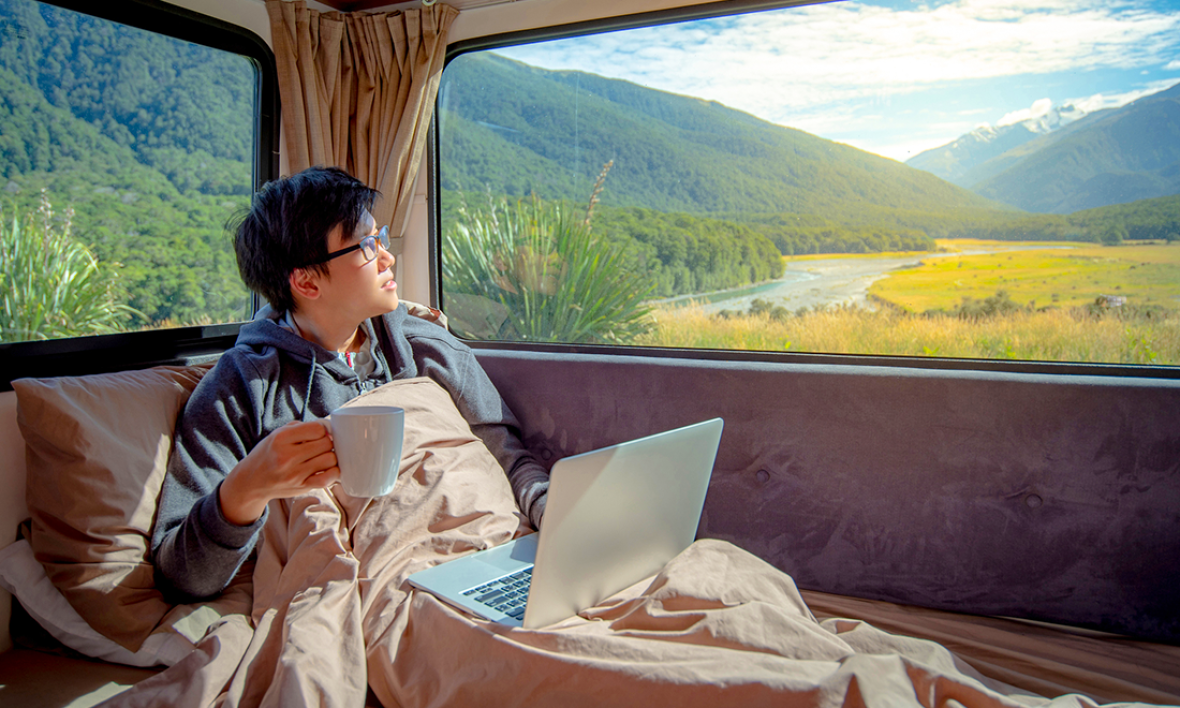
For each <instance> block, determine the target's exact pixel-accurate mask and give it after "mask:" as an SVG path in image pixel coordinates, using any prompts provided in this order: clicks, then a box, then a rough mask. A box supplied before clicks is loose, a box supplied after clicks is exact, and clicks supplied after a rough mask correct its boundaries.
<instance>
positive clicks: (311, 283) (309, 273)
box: [287, 268, 320, 300]
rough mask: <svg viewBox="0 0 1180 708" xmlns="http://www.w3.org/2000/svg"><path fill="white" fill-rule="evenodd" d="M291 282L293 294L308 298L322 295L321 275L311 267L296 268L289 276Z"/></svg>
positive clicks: (312, 298) (313, 298)
mask: <svg viewBox="0 0 1180 708" xmlns="http://www.w3.org/2000/svg"><path fill="white" fill-rule="evenodd" d="M287 280H288V282H290V283H291V294H292V295H295V296H296V297H300V298H303V299H306V300H315V299H316V298H318V297H319V296H320V277H319V273H316V272H315V271H313V270H312V269H310V268H296V269H295V270H293V271H291V275H290V276H288V278H287Z"/></svg>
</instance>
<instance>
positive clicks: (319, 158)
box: [266, 0, 459, 253]
mask: <svg viewBox="0 0 1180 708" xmlns="http://www.w3.org/2000/svg"><path fill="white" fill-rule="evenodd" d="M266 9H267V12H268V13H269V15H270V23H271V34H272V42H273V44H274V53H275V62H276V64H277V67H278V76H279V95H280V97H281V99H282V106H283V134H284V144H285V146H286V149H287V155H288V162H289V164H290V169H291V171H292V172H298V171H300V170H302V169H305V168H307V167H311V166H313V165H323V166H329V165H332V166H336V167H341V168H343V169H345V170H347V171H348V172H349V173H350V174H352V175H353V176H355V177H356V178H357V179H359V180H361V181H363V182H364V183H365V184H368V185H369V186H370V187H373V188H374V189H377V190H378V191H380V192H381V195H382V196H381V198H380V199H379V200H378V201H377V203H376V204H375V205H374V208H373V216H374V217H375V218H376V219H377V223H379V224H389V228H390V232H391V236H394V237H395V239H394V240H393V241H392V242H391V244H390V250H391V251H393V252H394V253H400V252H401V244H402V238H403V237H404V236H405V230H406V225H407V221H408V217H409V212H410V203H411V200H412V198H413V189H414V179H415V177H417V175H418V167H419V165H420V164H421V162H422V155H423V153H424V151H425V149H426V134H427V131H428V130H429V128H430V117H431V112H432V111H433V110H434V99H435V97H436V96H437V94H438V86H439V79H440V74H441V72H442V64H443V57H444V55H445V52H446V35H447V30H448V29H450V26H451V23H452V22H453V21H454V19H455V17H456V16H457V15H458V14H459V13H458V11H457V10H455V9H454V8H452V7H450V6H449V5H442V4H436V5H433V6H431V7H429V8H425V9H422V10H406V11H403V12H390V13H370V14H351V13H349V14H344V13H339V12H325V13H321V12H319V11H317V10H310V9H308V8H307V4H306V3H305V2H304V1H303V0H296V1H295V2H286V1H284V0H266Z"/></svg>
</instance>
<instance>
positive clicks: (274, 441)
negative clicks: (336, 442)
mask: <svg viewBox="0 0 1180 708" xmlns="http://www.w3.org/2000/svg"><path fill="white" fill-rule="evenodd" d="M339 478H340V468H339V467H337V465H336V453H335V452H334V451H333V447H332V437H331V436H330V435H329V433H328V428H327V426H325V425H324V424H323V423H320V422H317V421H312V422H308V423H301V422H297V421H296V422H291V423H288V424H286V425H284V426H283V427H281V428H279V429H277V430H275V431H274V432H272V433H271V434H270V435H267V436H266V437H265V438H263V439H262V442H260V443H258V445H256V446H255V447H254V449H253V450H251V451H250V454H248V455H246V457H245V458H244V459H243V460H242V461H241V462H239V463H238V464H237V465H236V466H235V467H234V468H233V470H231V471H230V473H229V475H227V476H226V478H225V481H224V482H222V483H221V492H220V494H219V495H218V501H219V502H220V503H221V513H222V514H223V515H224V516H225V518H226V519H227V520H228V521H231V522H233V523H235V524H237V525H239V526H247V525H249V524H252V523H254V522H255V521H257V520H258V519H260V518H261V517H262V513H263V512H264V511H266V505H267V504H268V503H269V502H270V500H271V499H285V498H288V497H294V496H298V495H300V494H303V493H304V492H307V491H309V490H312V489H320V488H324V487H327V486H329V485H330V484H332V483H334V482H336V480H338V479H339Z"/></svg>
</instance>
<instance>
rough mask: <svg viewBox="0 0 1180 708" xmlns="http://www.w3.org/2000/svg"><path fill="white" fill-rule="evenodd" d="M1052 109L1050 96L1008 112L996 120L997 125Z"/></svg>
mask: <svg viewBox="0 0 1180 708" xmlns="http://www.w3.org/2000/svg"><path fill="white" fill-rule="evenodd" d="M1078 108H1082V110H1087V109H1085V108H1083V107H1082V106H1078ZM1051 110H1053V101H1052V100H1050V99H1048V98H1042V99H1040V100H1039V101H1035V102H1033V104H1032V107H1031V108H1022V109H1020V110H1019V111H1012V112H1011V113H1008V114H1006V115H1005V116H1004V117H1003V118H1000V119H999V120H998V121H996V125H997V126H1001V125H1012V124H1013V123H1019V122H1020V121H1022V120H1028V119H1030V118H1040V117H1041V116H1044V115H1046V114H1048V113H1049V111H1051Z"/></svg>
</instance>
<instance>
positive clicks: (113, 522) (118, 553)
mask: <svg viewBox="0 0 1180 708" xmlns="http://www.w3.org/2000/svg"><path fill="white" fill-rule="evenodd" d="M208 369H209V367H208V366H181V367H156V368H153V369H145V370H142V371H124V372H118V373H113V374H99V375H94V376H79V377H59V378H49V379H20V380H17V381H14V382H13V389H15V391H16V395H17V423H18V425H19V426H20V430H21V434H22V435H23V436H24V439H25V444H26V462H27V468H28V485H27V491H26V501H27V504H28V508H29V514H30V517H31V524H30V529H29V533H28V540H29V543H30V545H31V547H32V550H33V553H34V555H35V556H36V558H37V560H38V561H40V563H41V565H42V566H43V567H44V569H45V573H46V575H47V577H48V578H49V580H50V581H51V582H52V583H53V585H54V586H55V587H56V588H57V589H58V591H60V593H61V595H62V596H63V597H64V598H65V599H66V601H67V602H68V603H69V605H70V606H71V607H72V608H73V609H74V610H75V611H76V612H77V613H78V615H79V616H80V617H81V618H82V619H83V620H85V622H86V623H87V624H88V625H89V626H90V627H92V628H93V629H94V630H96V631H97V632H98V633H99V634H100V635H102V636H104V637H107V638H109V639H110V640H112V641H114V642H115V643H116V644H118V645H119V646H121V647H123V648H124V649H126V650H128V651H129V652H132V653H135V652H138V651H139V650H140V649H141V647H142V645H143V642H144V641H145V640H146V639H147V637H148V636H149V635H150V634H151V633H152V632H157V631H165V632H169V631H179V630H180V629H181V628H183V631H184V633H186V634H195V635H198V638H199V634H201V633H203V631H204V629H207V627H208V626H209V625H210V624H211V623H214V622H216V621H217V620H218V619H219V618H220V617H221V616H222V615H224V614H230V613H241V612H246V613H248V612H249V607H250V591H249V587H248V580H249V576H248V575H245V579H244V581H242V582H236V583H235V585H234V586H231V590H230V591H227V592H226V593H225V594H223V595H222V596H221V597H219V598H218V599H216V600H214V601H211V602H207V603H200V604H199V605H184V606H179V607H176V608H174V607H173V606H172V605H170V604H169V603H168V602H167V601H165V600H164V597H163V595H162V594H161V593H160V592H159V590H157V589H156V587H155V581H154V576H153V568H152V565H151V562H150V557H149V552H150V542H151V528H152V523H153V520H154V517H155V510H156V500H157V497H158V496H159V493H160V487H161V485H162V484H163V480H164V474H165V468H166V465H167V462H168V455H169V453H170V451H171V449H172V433H173V430H174V428H175V425H176V418H177V415H178V414H179V412H180V411H181V409H182V408H183V407H184V404H185V402H186V401H187V400H188V397H189V395H190V394H191V393H192V391H193V389H194V388H195V387H196V385H197V383H198V382H199V381H200V379H201V377H202V376H203V375H204V374H205V372H206V371H208ZM244 570H246V572H248V569H244ZM241 577H242V576H239V578H241ZM22 604H23V603H22ZM177 622H179V623H180V625H176V623H177ZM46 629H50V628H49V627H46Z"/></svg>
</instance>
